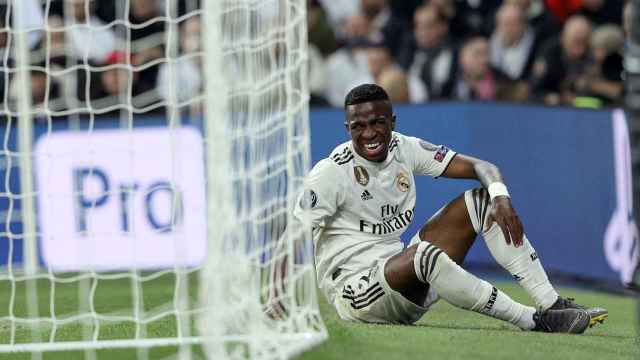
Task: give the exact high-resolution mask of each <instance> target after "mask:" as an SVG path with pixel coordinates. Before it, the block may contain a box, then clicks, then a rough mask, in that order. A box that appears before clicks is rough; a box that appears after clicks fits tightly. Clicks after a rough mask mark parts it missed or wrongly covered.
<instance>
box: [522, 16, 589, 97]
mask: <svg viewBox="0 0 640 360" xmlns="http://www.w3.org/2000/svg"><path fill="white" fill-rule="evenodd" d="M590 41H591V25H590V24H589V21H588V20H587V19H586V18H584V17H583V16H580V15H574V16H572V17H571V18H569V19H568V20H567V22H566V23H565V25H564V28H563V30H562V34H561V35H560V38H556V39H555V40H554V41H553V42H551V43H549V44H548V46H547V47H546V48H545V49H543V50H542V52H541V55H540V57H538V58H537V59H536V62H535V64H534V69H533V81H534V84H533V86H534V93H535V95H536V96H537V97H538V98H539V99H540V100H542V101H544V102H545V103H546V104H548V105H559V104H572V103H573V100H574V98H575V89H573V84H574V82H575V80H576V79H577V78H578V77H580V76H581V75H583V74H585V71H586V70H587V68H588V66H589V65H590V63H591V59H590V56H589V42H590Z"/></svg>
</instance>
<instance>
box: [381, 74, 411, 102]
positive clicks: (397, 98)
mask: <svg viewBox="0 0 640 360" xmlns="http://www.w3.org/2000/svg"><path fill="white" fill-rule="evenodd" d="M376 83H377V84H378V85H380V86H381V87H382V88H383V89H385V90H386V91H387V94H388V95H389V99H390V100H391V102H393V103H394V104H402V103H408V102H409V101H410V98H409V81H408V78H407V75H406V74H405V73H404V71H402V69H400V68H399V67H397V66H393V67H390V68H388V69H386V70H384V71H382V72H381V73H380V75H379V76H378V79H377V80H376Z"/></svg>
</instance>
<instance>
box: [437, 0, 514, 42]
mask: <svg viewBox="0 0 640 360" xmlns="http://www.w3.org/2000/svg"><path fill="white" fill-rule="evenodd" d="M501 2H502V0H482V1H479V0H430V1H428V2H427V3H428V4H434V5H436V6H437V7H439V8H440V11H441V12H442V13H443V14H445V16H446V17H448V18H449V23H450V25H451V28H450V33H451V37H452V38H453V39H454V40H457V41H459V40H462V39H464V38H466V37H468V36H470V35H474V34H482V35H489V34H490V33H491V29H492V28H493V26H492V23H491V21H488V20H492V16H491V15H492V14H493V13H495V11H496V9H498V6H500V3H501Z"/></svg>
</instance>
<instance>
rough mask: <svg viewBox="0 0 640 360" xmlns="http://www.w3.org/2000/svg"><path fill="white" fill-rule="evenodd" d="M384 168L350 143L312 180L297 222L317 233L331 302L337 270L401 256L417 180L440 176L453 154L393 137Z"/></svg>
mask: <svg viewBox="0 0 640 360" xmlns="http://www.w3.org/2000/svg"><path fill="white" fill-rule="evenodd" d="M388 151H389V154H388V156H387V158H386V160H385V161H384V162H381V163H376V162H371V161H368V160H366V159H364V158H363V157H361V156H360V155H358V154H357V153H356V152H355V150H354V149H353V145H352V143H351V141H348V142H346V143H344V144H341V145H339V146H338V147H336V148H335V149H334V150H333V152H332V153H331V155H330V156H329V157H328V158H326V159H323V160H321V161H320V162H318V163H317V164H316V165H315V166H314V167H313V169H312V170H311V172H310V173H309V174H308V176H307V178H306V180H305V185H304V189H305V191H304V192H303V193H302V194H301V195H300V197H299V199H298V202H297V204H296V208H295V210H294V216H295V217H296V218H298V219H300V220H302V216H303V211H305V210H308V211H309V213H308V214H306V215H307V216H310V220H311V223H312V226H313V227H314V231H313V233H314V245H315V263H316V264H315V265H316V273H317V277H318V284H319V286H320V288H321V289H322V291H323V293H324V294H325V296H327V299H328V300H329V301H330V302H333V300H334V297H335V290H334V288H335V287H336V284H334V282H333V279H332V275H333V274H334V272H335V271H336V270H338V268H340V269H343V270H346V271H349V272H351V271H357V270H360V269H363V268H367V267H370V266H371V265H373V263H374V262H375V261H376V260H378V259H380V258H383V257H388V256H391V255H393V254H396V253H398V252H399V251H401V250H402V248H403V244H402V242H401V240H400V235H402V233H403V232H404V231H405V230H406V229H407V227H408V226H409V224H410V223H411V220H413V212H414V208H415V202H416V189H415V182H414V177H413V175H414V174H416V175H430V176H434V177H437V176H439V175H441V174H442V173H443V172H444V171H445V169H446V168H447V165H448V164H449V162H450V161H451V159H452V158H453V157H454V156H455V152H454V151H452V150H449V149H448V148H447V147H445V146H441V145H438V146H437V145H433V144H431V143H430V142H427V141H424V140H421V139H418V138H415V137H409V136H405V135H402V134H400V133H397V132H394V133H393V134H392V138H391V142H390V145H389V148H388Z"/></svg>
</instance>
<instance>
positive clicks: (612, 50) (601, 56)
mask: <svg viewBox="0 0 640 360" xmlns="http://www.w3.org/2000/svg"><path fill="white" fill-rule="evenodd" d="M623 48H624V34H623V32H622V29H621V28H620V27H619V26H617V25H613V24H608V25H603V26H600V27H598V28H596V29H595V30H594V31H593V35H592V37H591V54H592V58H593V65H592V66H591V67H589V69H588V71H587V72H586V74H584V75H583V76H581V77H579V78H578V79H577V80H576V84H575V87H576V92H577V96H583V97H589V98H592V99H595V102H594V101H592V103H594V105H595V106H599V105H607V106H611V105H616V104H619V103H620V100H621V95H622V92H623V90H624V83H623V78H622V73H623V71H624V67H623V58H622V52H623Z"/></svg>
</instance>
